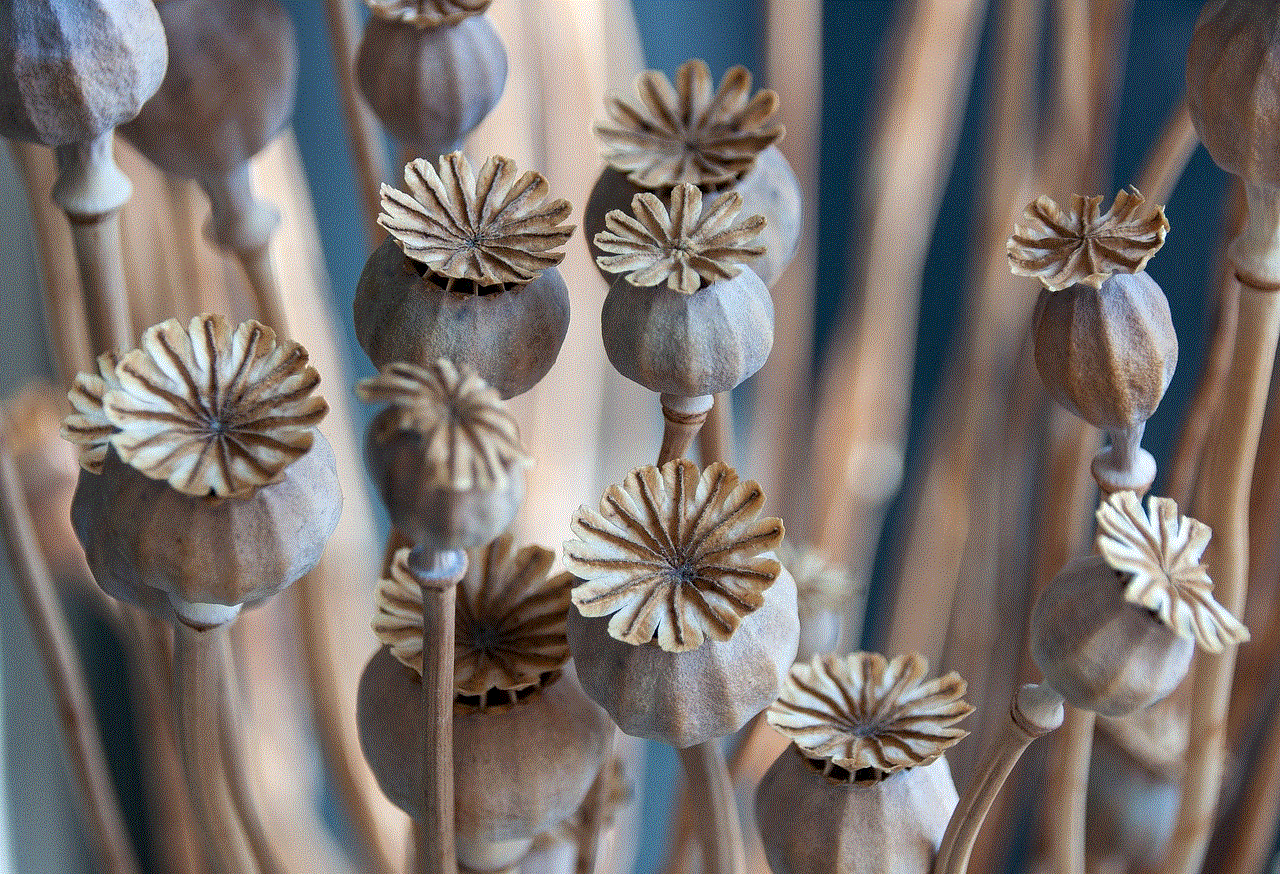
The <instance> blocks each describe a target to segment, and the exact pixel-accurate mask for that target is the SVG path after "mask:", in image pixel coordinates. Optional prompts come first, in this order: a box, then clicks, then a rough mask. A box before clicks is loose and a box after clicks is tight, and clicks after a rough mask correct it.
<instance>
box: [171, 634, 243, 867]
mask: <svg viewBox="0 0 1280 874" xmlns="http://www.w3.org/2000/svg"><path fill="white" fill-rule="evenodd" d="M174 647H175V668H176V670H175V675H176V679H177V684H178V689H177V697H178V722H179V726H180V733H181V737H182V760H183V764H184V766H185V768H186V771H187V787H188V790H189V791H190V793H191V800H192V804H193V806H194V807H195V810H196V816H197V819H198V820H199V822H200V826H201V830H202V832H203V833H204V835H205V837H206V839H207V842H208V849H209V852H210V858H211V859H212V861H213V863H214V870H215V871H217V872H218V874H252V872H257V871H258V867H257V864H256V862H255V861H254V857H253V852H252V850H251V849H250V847H249V842H248V839H247V837H246V836H245V833H244V829H243V827H242V825H241V823H240V819H239V817H238V816H237V814H236V811H235V807H234V806H233V804H232V802H231V798H230V795H229V792H228V788H227V785H226V782H225V779H224V776H225V775H224V774H223V770H222V757H221V756H220V755H219V743H218V723H219V716H218V710H219V709H220V705H221V702H222V694H221V688H220V687H221V684H222V680H223V677H224V671H223V666H224V664H225V661H226V655H227V626H226V625H219V626H215V627H213V628H207V629H196V628H192V627H191V626H189V625H185V624H183V623H181V622H179V623H178V624H177V625H176V627H175V630H174Z"/></svg>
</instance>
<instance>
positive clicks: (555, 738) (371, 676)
mask: <svg viewBox="0 0 1280 874" xmlns="http://www.w3.org/2000/svg"><path fill="white" fill-rule="evenodd" d="M356 719H357V722H358V723H359V728H360V746H361V748H362V749H363V750H364V755H365V758H366V759H368V761H369V767H370V768H372V769H373V773H374V775H375V776H376V777H377V778H378V785H379V786H381V787H382V791H383V792H384V793H385V794H386V796H387V797H388V798H390V799H391V801H392V802H393V803H394V804H395V805H396V806H397V807H399V808H400V809H401V810H403V811H404V812H405V813H408V814H409V815H410V816H414V817H417V816H420V814H421V805H422V773H421V762H422V755H421V743H422V741H421V732H420V731H419V725H420V723H421V721H422V682H421V680H419V678H418V675H417V673H415V672H414V671H413V670H412V669H411V668H407V667H405V666H404V665H403V664H401V663H400V662H398V661H397V660H396V659H395V657H394V656H393V655H391V650H390V649H389V648H388V647H385V646H384V647H382V648H381V649H380V650H378V652H377V653H375V654H374V656H373V658H372V659H371V660H370V661H369V664H368V666H367V667H366V668H365V670H364V674H363V675H362V676H361V678H360V690H359V693H358V698H357V702H356ZM612 733H613V724H612V723H611V722H610V721H609V718H608V717H607V716H606V715H605V713H604V711H602V710H601V709H600V708H599V707H597V706H596V705H594V704H592V703H591V702H590V701H589V700H587V698H586V697H585V696H584V695H583V694H582V693H581V692H580V691H578V689H577V688H576V687H575V686H574V685H573V683H571V682H569V681H568V680H566V679H565V678H564V677H561V678H560V679H558V680H555V681H554V682H552V683H551V684H550V685H549V686H547V687H545V688H544V689H542V691H540V692H537V693H535V694H533V695H531V696H529V697H528V698H525V699H523V700H522V701H521V702H520V703H518V704H516V705H515V706H513V707H511V708H510V709H508V710H505V711H501V712H490V711H474V710H468V711H464V710H462V709H461V708H455V710H454V716H453V775H454V776H453V791H454V810H455V817H456V820H457V829H458V861H459V862H460V863H462V865H464V866H466V867H467V868H471V869H472V870H493V868H494V867H503V866H505V865H506V864H510V863H513V862H515V861H517V860H518V859H519V857H520V856H521V855H523V854H524V851H525V850H527V849H528V846H529V843H528V842H529V841H531V840H532V838H533V837H534V836H536V835H538V834H540V833H541V832H544V831H547V830H548V829H550V828H552V827H554V826H555V825H557V824H558V823H560V822H562V821H563V820H565V819H567V818H568V817H569V816H570V815H572V814H573V813H574V811H575V810H577V808H578V805H580V804H581V803H582V801H583V799H584V798H586V795H587V791H588V790H589V789H590V788H591V783H592V781H594V780H595V776H596V773H597V772H598V771H599V770H600V768H601V766H602V765H603V764H604V762H605V759H606V757H607V755H608V745H609V741H610V740H611V739H612V736H613V734H612ZM492 844H503V845H505V846H507V847H511V848H512V852H515V851H516V849H518V848H521V847H522V848H523V849H519V855H516V857H515V858H512V859H509V860H506V861H504V860H503V859H501V858H494V857H493V854H492V852H493V851H492V850H491V849H488V848H486V845H492Z"/></svg>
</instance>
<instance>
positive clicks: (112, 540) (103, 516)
mask: <svg viewBox="0 0 1280 874" xmlns="http://www.w3.org/2000/svg"><path fill="white" fill-rule="evenodd" d="M341 513H342V490H341V488H340V487H339V485H338V471H337V464H336V462H335V461H334V457H333V450H332V449H330V448H329V443H328V441H326V440H325V439H324V437H323V436H321V435H320V434H319V433H318V432H317V433H316V437H315V443H314V444H313V445H312V447H311V449H310V451H308V452H307V454H306V455H304V456H302V457H301V458H300V459H298V460H297V461H296V462H294V463H293V464H292V465H290V466H289V467H288V468H286V469H285V471H284V476H283V478H282V479H281V480H279V481H278V482H275V483H270V484H268V485H265V486H263V487H262V488H260V489H258V490H257V491H255V492H254V493H253V494H252V495H250V496H249V497H247V498H228V499H226V500H222V501H210V500H208V499H205V498H199V497H192V496H191V495H184V494H182V493H181V492H179V491H177V490H176V489H174V488H172V487H171V486H170V485H169V484H168V483H166V482H164V481H162V480H154V479H151V478H149V477H147V476H146V475H145V474H143V473H141V472H140V471H137V470H135V469H134V468H132V467H130V466H129V465H127V464H125V463H124V462H122V461H120V459H119V458H117V457H116V454H115V452H110V453H108V455H107V460H106V463H105V465H104V466H103V470H102V473H101V474H92V473H89V472H87V471H83V470H82V471H81V472H80V482H79V485H78V486H77V487H76V494H75V498H74V499H73V501H72V504H71V522H72V525H74V526H75V530H76V536H77V537H79V539H80V543H81V545H82V546H84V551H85V557H86V558H87V559H88V561H89V568H90V569H91V570H92V571H93V576H94V579H96V580H97V581H98V585H99V586H101V587H102V589H103V591H105V592H106V593H107V594H109V595H111V596H112V597H115V598H119V599H120V600H122V601H128V602H130V603H133V604H140V605H141V606H144V607H148V608H150V609H152V610H155V611H156V612H158V613H160V614H161V615H162V616H163V615H167V607H166V602H167V600H168V598H167V597H166V595H167V594H172V595H176V596H178V597H180V598H182V599H184V600H186V601H189V602H192V603H196V604H226V605H234V604H246V605H252V604H254V603H256V602H258V601H261V600H263V599H264V598H268V597H270V596H271V595H274V594H275V593H276V592H279V591H280V590H281V589H284V588H285V587H286V586H289V585H291V584H292V583H293V582H294V581H296V580H297V579H298V578H299V577H301V576H302V575H303V574H305V573H306V572H307V571H309V570H311V568H313V567H315V565H316V562H318V561H319V560H320V554H321V553H322V552H323V551H324V547H325V544H326V543H327V542H328V540H329V535H330V534H332V533H333V529H334V528H335V527H336V526H337V524H338V517H339V516H340V515H341Z"/></svg>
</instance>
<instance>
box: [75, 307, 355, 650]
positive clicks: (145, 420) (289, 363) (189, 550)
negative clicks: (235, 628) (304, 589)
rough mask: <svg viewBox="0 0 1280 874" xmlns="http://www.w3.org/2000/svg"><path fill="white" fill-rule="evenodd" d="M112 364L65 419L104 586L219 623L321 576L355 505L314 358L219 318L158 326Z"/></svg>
mask: <svg viewBox="0 0 1280 874" xmlns="http://www.w3.org/2000/svg"><path fill="white" fill-rule="evenodd" d="M110 363H111V359H110V358H109V357H107V356H104V357H103V358H101V359H99V362H98V365H99V374H98V375H92V374H91V375H84V374H82V375H81V376H79V377H78V378H77V380H76V384H75V387H74V388H73V390H72V392H71V394H70V397H71V399H72V402H73V404H74V405H75V407H76V409H77V412H76V413H75V414H73V415H72V416H70V417H68V418H67V420H66V421H65V422H64V433H66V434H67V435H68V436H69V437H70V438H71V439H74V440H76V441H77V442H79V443H80V444H81V446H82V456H81V464H82V467H83V468H84V470H83V471H82V473H81V475H80V483H79V486H78V488H77V489H76V496H75V501H74V502H73V505H72V519H73V523H74V524H75V527H76V533H77V535H78V536H79V538H80V541H81V543H82V544H83V545H84V547H85V553H86V555H87V557H88V559H89V565H90V568H91V569H92V570H93V572H94V576H95V578H96V579H97V581H98V583H99V585H101V586H102V587H103V588H104V589H105V590H106V591H107V592H108V593H109V594H112V595H114V596H116V597H119V598H123V599H125V600H129V601H134V602H137V603H141V604H143V605H145V606H148V607H151V608H153V609H155V610H157V611H158V612H161V613H165V612H166V611H167V610H168V605H169V604H170V603H171V604H172V605H173V607H174V608H175V609H177V610H178V612H179V614H180V616H181V617H182V618H183V619H184V621H187V622H189V623H191V624H195V625H199V624H218V623H219V622H220V621H225V620H226V619H227V618H230V616H234V612H235V611H236V610H238V609H239V607H240V605H242V604H252V603H256V602H257V601H260V600H262V599H263V598H265V597H267V596H269V595H271V594H273V593H275V592H276V591H279V590H280V589H282V588H284V587H285V586H288V585H289V584H291V583H292V582H293V581H294V580H296V579H298V578H299V577H300V576H302V574H304V573H306V572H307V571H308V570H310V569H311V568H312V567H313V566H314V565H315V563H316V562H317V561H318V560H319V558H320V553H321V551H322V550H323V549H324V545H325V543H326V542H327V540H328V537H329V534H330V533H331V532H332V531H333V528H334V526H335V525H336V524H337V521H338V516H339V514H340V512H341V507H342V503H341V491H340V489H339V488H338V483H337V471H336V469H335V466H334V459H333V454H332V451H331V450H330V449H329V446H328V444H327V443H326V442H325V441H324V440H323V438H321V437H320V436H319V434H318V432H316V431H315V429H314V427H315V425H316V424H317V423H318V422H319V421H320V419H321V418H322V417H323V416H324V414H325V412H326V411H327V410H328V406H327V405H326V404H325V402H324V400H323V399H322V398H320V397H317V396H313V395H312V391H313V389H314V388H315V387H316V385H317V384H318V383H319V376H318V375H317V374H316V371H315V369H314V368H312V367H311V366H310V365H308V364H307V353H306V350H305V349H303V348H302V347H301V346H299V345H298V344H297V343H293V342H291V341H284V342H280V341H278V340H277V338H276V335H275V333H274V332H273V331H272V330H271V329H270V328H268V327H266V326H265V325H261V324H259V323H258V322H254V321H249V322H245V323H244V324H242V325H240V326H238V327H236V328H235V329H234V330H233V329H232V327H231V325H230V324H229V323H228V322H227V321H226V319H224V318H223V317H222V316H213V315H204V316H197V317H195V318H193V319H192V320H191V322H190V323H189V324H188V325H187V327H186V328H184V327H183V326H182V325H181V323H179V322H178V321H177V320H172V319H171V320H170V321H168V322H165V323H163V324H160V325H156V326H154V327H152V328H149V329H147V331H146V332H144V334H143V337H142V344H141V347H140V348H138V349H135V350H133V351H132V352H129V353H128V354H126V355H124V356H123V357H122V358H121V359H120V360H119V362H118V363H117V364H116V365H115V367H114V368H111V367H110ZM99 404H100V407H99V406H98V405H99ZM104 438H105V440H106V443H107V444H109V448H107V446H104V443H103V440H104ZM95 468H96V472H95ZM166 596H167V597H166Z"/></svg>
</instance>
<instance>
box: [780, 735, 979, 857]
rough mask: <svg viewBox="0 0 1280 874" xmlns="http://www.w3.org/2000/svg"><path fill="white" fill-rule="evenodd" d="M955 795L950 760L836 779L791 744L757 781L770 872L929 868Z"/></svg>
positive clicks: (953, 806)
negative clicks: (867, 778) (868, 777)
mask: <svg viewBox="0 0 1280 874" xmlns="http://www.w3.org/2000/svg"><path fill="white" fill-rule="evenodd" d="M957 800H958V799H957V796H956V787H955V784H954V783H953V782H952V781H951V769H950V768H949V767H948V766H947V760H946V759H945V758H939V759H938V760H937V761H935V762H934V763H933V764H930V765H926V766H924V767H921V768H908V769H906V770H904V771H899V772H898V773H896V774H892V775H890V776H888V777H886V778H885V779H883V780H880V781H879V782H875V783H870V784H863V783H836V782H835V781H832V780H828V779H827V778H825V777H823V776H822V774H820V773H819V772H818V771H817V770H815V769H814V768H813V767H812V766H811V765H809V764H808V762H806V761H805V760H804V757H803V756H802V755H801V753H800V751H799V750H798V749H797V748H796V746H795V745H794V744H792V745H790V746H788V747H787V749H786V750H784V751H783V753H782V755H781V756H779V757H778V759H777V761H775V762H774V763H773V765H772V766H770V768H769V770H768V771H766V772H765V775H764V777H763V778H761V780H760V785H759V786H758V787H756V801H755V808H756V824H757V826H758V827H759V829H760V838H761V840H762V841H763V842H764V851H765V856H766V858H768V860H769V867H770V868H771V869H773V874H929V871H930V869H931V868H932V867H933V859H934V856H935V855H936V854H937V852H938V846H939V845H940V844H941V843H942V836H943V835H944V834H945V833H946V830H947V822H948V820H950V819H951V812H952V811H953V810H955V807H956V802H957Z"/></svg>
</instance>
